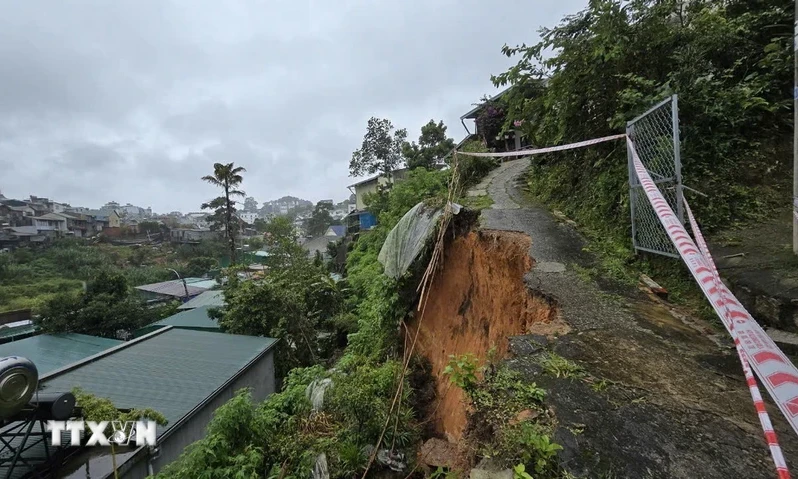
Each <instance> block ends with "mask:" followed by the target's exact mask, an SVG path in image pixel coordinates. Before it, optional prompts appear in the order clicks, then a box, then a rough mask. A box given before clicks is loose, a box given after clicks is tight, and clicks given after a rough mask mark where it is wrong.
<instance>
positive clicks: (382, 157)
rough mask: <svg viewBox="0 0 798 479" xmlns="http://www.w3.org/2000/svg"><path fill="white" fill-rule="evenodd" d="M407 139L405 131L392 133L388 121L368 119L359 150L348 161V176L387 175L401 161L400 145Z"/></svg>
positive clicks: (390, 124) (392, 130) (391, 124)
mask: <svg viewBox="0 0 798 479" xmlns="http://www.w3.org/2000/svg"><path fill="white" fill-rule="evenodd" d="M406 139H407V130H406V129H404V128H402V129H399V130H396V131H394V127H393V123H391V121H390V120H386V119H381V118H374V117H372V118H370V119H369V121H368V124H367V125H366V134H365V136H364V137H363V144H362V146H361V147H360V149H359V150H355V151H354V152H353V153H352V159H351V160H349V174H350V176H362V175H373V174H375V173H379V174H381V175H386V176H387V175H389V174H390V173H391V172H392V171H393V170H395V169H396V168H398V167H399V166H400V165H401V163H402V161H403V157H402V145H404V143H405V140H406Z"/></svg>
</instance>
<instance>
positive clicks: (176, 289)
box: [136, 278, 210, 298]
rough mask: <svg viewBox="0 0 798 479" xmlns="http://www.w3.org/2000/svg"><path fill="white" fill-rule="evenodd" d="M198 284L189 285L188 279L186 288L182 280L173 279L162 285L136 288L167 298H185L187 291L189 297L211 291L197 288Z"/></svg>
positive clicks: (154, 284) (146, 285) (144, 285)
mask: <svg viewBox="0 0 798 479" xmlns="http://www.w3.org/2000/svg"><path fill="white" fill-rule="evenodd" d="M201 281H203V280H201ZM196 284H197V283H189V282H188V278H186V284H185V286H184V285H183V281H182V280H179V279H173V280H171V281H162V282H160V283H153V284H142V285H141V286H136V289H138V290H141V291H147V292H150V293H156V294H163V295H166V296H175V297H178V298H182V297H184V296H185V295H186V290H188V295H189V296H196V295H198V294H200V293H202V292H203V291H207V290H208V289H210V288H203V287H201V286H197V285H196Z"/></svg>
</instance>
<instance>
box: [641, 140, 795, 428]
mask: <svg viewBox="0 0 798 479" xmlns="http://www.w3.org/2000/svg"><path fill="white" fill-rule="evenodd" d="M626 141H627V142H628V143H629V145H630V147H631V151H632V160H633V161H634V168H635V172H636V173H637V177H638V178H639V179H640V183H641V185H642V186H643V190H644V191H645V192H646V196H648V199H649V201H650V202H651V205H652V206H653V207H654V210H655V211H656V212H657V216H658V217H659V220H660V222H661V223H662V226H664V227H665V231H666V232H667V233H668V236H669V237H670V239H671V241H672V242H673V244H674V245H676V249H677V250H678V251H679V254H680V255H681V257H682V259H683V260H684V262H685V264H686V265H687V268H688V269H689V270H690V273H692V275H693V277H694V278H695V279H696V281H697V282H698V286H699V287H700V288H701V290H702V291H703V292H704V294H705V295H706V296H707V298H708V299H709V301H710V303H711V304H712V307H713V308H714V309H715V312H716V313H717V314H718V316H720V318H721V319H722V320H723V323H724V325H725V326H726V329H728V330H729V332H730V333H731V334H732V336H733V337H737V338H739V341H740V343H741V344H742V349H743V351H744V352H745V354H746V356H747V357H748V358H749V359H750V364H751V366H752V367H753V369H754V371H755V372H756V373H757V375H758V376H759V378H760V379H761V380H762V383H763V384H764V385H765V388H766V389H767V390H768V392H769V393H770V395H771V396H772V397H773V399H774V401H775V402H776V404H777V405H778V406H779V409H781V412H782V413H783V414H784V416H785V417H786V418H787V421H788V422H789V423H790V425H791V426H792V428H793V429H794V430H795V431H796V433H798V369H796V368H795V366H794V365H793V364H792V362H790V360H789V359H787V357H786V356H785V355H784V353H782V352H781V350H780V349H779V348H778V346H776V343H774V342H773V340H772V339H770V336H768V335H767V334H766V333H765V331H764V330H763V329H762V328H761V327H760V326H759V324H757V322H756V321H755V320H754V318H752V317H751V314H749V313H748V311H746V309H745V308H744V307H743V306H742V305H741V304H740V302H739V301H738V300H737V298H735V297H734V295H733V294H732V293H731V291H729V290H728V288H726V286H725V285H724V284H723V283H722V282H721V283H720V284H718V285H714V283H715V279H714V275H713V273H712V270H711V269H710V266H709V264H707V261H706V260H705V258H704V255H702V254H701V253H700V252H699V250H698V247H697V246H696V244H695V243H694V242H693V240H692V238H690V236H689V235H688V234H687V230H685V229H684V226H682V223H681V222H679V220H678V218H676V215H675V214H674V213H673V210H672V209H671V207H670V205H669V204H668V202H667V201H665V199H664V198H663V197H662V193H660V191H659V188H657V186H656V185H655V184H654V182H653V181H652V180H651V176H649V174H648V171H647V170H646V168H645V167H644V166H643V163H642V162H641V161H640V158H639V157H638V156H637V151H636V150H635V148H634V143H633V142H632V140H631V139H630V138H627V139H626ZM726 310H728V317H729V321H727V320H726V316H727V315H726Z"/></svg>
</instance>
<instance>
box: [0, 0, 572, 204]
mask: <svg viewBox="0 0 798 479" xmlns="http://www.w3.org/2000/svg"><path fill="white" fill-rule="evenodd" d="M534 3H535V4H531V2H525V1H522V0H509V1H507V2H504V3H502V5H501V7H497V6H495V5H492V4H491V2H486V1H484V0H483V1H477V0H457V1H455V0H437V1H424V0H408V1H404V2H388V1H379V2H374V1H366V0H346V1H343V2H321V1H319V0H304V1H296V0H294V1H291V0H282V1H269V2H267V1H264V0H247V1H240V2H216V1H212V0H183V1H167V0H137V1H133V0H120V1H115V2H106V1H104V0H94V1H77V0H71V1H60V2H47V4H46V6H45V5H44V4H42V3H41V2H16V1H13V0H0V8H2V11H3V12H4V14H3V15H2V16H0V78H3V87H2V88H0V190H2V191H3V193H4V194H6V196H16V197H25V196H27V195H28V194H34V195H40V196H50V197H53V198H55V199H57V200H59V201H64V202H69V203H71V204H79V205H85V206H90V207H97V206H99V205H101V204H103V203H105V202H106V201H110V200H115V201H119V202H131V203H134V204H138V205H140V206H145V207H146V206H152V207H153V208H154V209H155V210H156V211H164V212H167V211H171V210H175V209H180V210H183V211H190V210H197V209H198V207H199V205H200V204H201V203H202V202H203V201H206V200H207V199H209V198H211V197H213V196H214V194H215V193H216V192H215V191H214V189H213V188H212V187H211V186H210V185H207V184H204V183H203V182H201V181H200V180H199V178H200V177H201V176H202V175H204V174H207V173H208V172H209V171H210V170H211V168H212V164H213V163H214V162H217V161H225V162H227V161H235V162H236V163H237V164H240V165H242V166H244V167H246V168H247V170H248V173H247V174H246V175H245V183H244V185H243V189H245V190H246V191H247V193H249V194H251V195H253V196H255V197H256V198H257V199H258V200H259V201H264V200H268V199H273V198H276V197H279V196H282V195H286V194H291V195H295V196H300V197H303V198H307V199H310V200H314V201H317V200H319V199H324V198H333V199H336V200H340V199H342V198H344V197H345V196H347V195H348V191H347V190H346V188H345V186H346V185H348V184H350V183H352V182H354V180H353V179H352V178H348V172H347V165H348V161H349V157H350V156H351V153H352V151H353V150H354V149H356V148H358V147H359V145H360V141H361V139H362V135H363V133H364V130H365V124H366V120H367V119H368V118H369V117H370V116H380V117H386V118H389V119H391V120H392V121H393V123H394V125H396V126H397V127H406V128H408V130H409V133H410V136H411V137H415V136H417V135H418V130H419V128H420V126H421V125H422V124H423V123H425V122H426V121H428V120H429V119H430V118H435V119H443V120H444V122H445V123H446V124H447V125H448V126H449V134H450V135H451V136H453V137H454V138H455V139H457V140H459V139H460V138H462V136H463V134H464V131H463V129H462V126H461V125H460V124H459V120H458V118H459V115H460V114H462V113H463V112H465V111H467V110H468V109H469V108H470V107H471V104H472V103H473V102H475V101H477V100H478V99H479V98H480V97H481V96H482V95H483V94H485V93H492V92H493V91H494V89H493V88H492V86H491V85H490V82H489V76H490V74H492V73H498V72H500V71H503V70H504V69H506V68H507V67H508V66H509V65H511V60H509V59H507V58H505V57H503V56H502V55H501V53H500V48H501V46H502V45H503V44H504V43H509V44H515V43H522V42H526V43H531V42H534V41H536V40H537V39H538V35H537V33H536V32H537V29H538V28H539V27H540V26H550V25H553V24H555V23H556V22H558V21H559V19H560V18H561V17H562V16H564V15H566V14H568V13H573V12H575V11H577V10H578V9H580V8H582V6H583V5H584V3H585V2H584V0H565V1H563V2H543V1H538V2H534Z"/></svg>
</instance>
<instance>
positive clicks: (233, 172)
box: [202, 163, 247, 262]
mask: <svg viewBox="0 0 798 479" xmlns="http://www.w3.org/2000/svg"><path fill="white" fill-rule="evenodd" d="M246 171H247V170H246V169H245V168H244V167H243V166H235V163H226V164H225V163H215V164H214V165H213V175H207V176H203V177H202V180H203V181H207V182H208V183H210V184H212V185H214V186H218V187H219V188H222V189H223V190H224V196H219V197H217V198H214V199H212V200H211V201H209V202H208V203H203V204H202V209H203V210H208V209H210V210H214V213H213V215H212V216H211V218H212V221H213V223H214V225H215V227H216V229H219V227H220V226H223V227H224V236H225V239H226V240H227V243H228V247H229V249H230V261H231V262H235V259H236V233H237V231H238V221H237V218H236V216H235V212H236V208H235V201H234V199H233V198H234V197H242V196H245V195H246V193H244V192H243V191H241V190H238V189H237V188H238V186H239V185H241V182H242V181H244V178H243V177H242V176H241V173H244V172H246Z"/></svg>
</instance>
